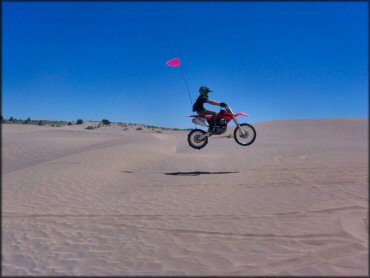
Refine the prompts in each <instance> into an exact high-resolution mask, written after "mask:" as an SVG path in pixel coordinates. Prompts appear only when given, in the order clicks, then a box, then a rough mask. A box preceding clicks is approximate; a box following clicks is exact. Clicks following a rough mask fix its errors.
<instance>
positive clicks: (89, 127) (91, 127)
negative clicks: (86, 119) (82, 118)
mask: <svg viewBox="0 0 370 278" xmlns="http://www.w3.org/2000/svg"><path fill="white" fill-rule="evenodd" d="M86 129H95V127H94V126H92V125H89V126H88V127H87V128H86Z"/></svg>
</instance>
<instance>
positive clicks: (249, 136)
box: [234, 124, 256, 146]
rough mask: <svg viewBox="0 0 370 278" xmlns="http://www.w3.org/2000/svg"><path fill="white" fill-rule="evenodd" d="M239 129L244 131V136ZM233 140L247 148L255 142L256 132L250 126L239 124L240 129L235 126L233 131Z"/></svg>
mask: <svg viewBox="0 0 370 278" xmlns="http://www.w3.org/2000/svg"><path fill="white" fill-rule="evenodd" d="M240 128H242V129H243V130H244V132H245V135H243V133H242V131H241V130H240ZM234 139H235V141H236V143H238V144H239V145H242V146H248V145H250V144H252V143H253V142H254V140H256V130H255V129H254V127H253V126H251V125H250V124H240V127H239V126H237V127H236V128H235V130H234Z"/></svg>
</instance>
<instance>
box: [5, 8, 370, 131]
mask: <svg viewBox="0 0 370 278" xmlns="http://www.w3.org/2000/svg"><path fill="white" fill-rule="evenodd" d="M2 5H3V9H2V13H3V14H2V20H3V22H2V23H3V30H2V51H3V53H2V58H3V59H2V70H3V79H2V86H3V87H2V115H3V116H4V117H5V118H9V117H10V116H13V117H15V118H23V119H25V118H28V117H31V119H51V120H68V121H73V120H76V119H77V118H82V119H84V120H89V119H91V120H101V119H103V118H105V119H109V120H111V121H122V122H136V123H144V124H149V125H158V126H166V127H178V128H188V127H192V126H193V125H192V123H191V121H190V119H189V118H187V117H186V115H189V114H191V113H192V112H191V104H190V100H189V96H188V93H187V90H186V86H185V82H184V80H183V78H182V75H181V72H180V69H179V68H172V67H168V66H167V65H166V64H165V62H166V61H168V60H170V59H172V58H174V57H179V58H180V60H181V63H182V69H183V70H184V72H185V76H186V78H187V81H188V84H189V89H190V91H191V95H192V98H193V100H195V99H196V97H197V96H198V89H199V87H200V86H202V85H206V86H209V87H211V88H212V89H213V90H214V92H212V93H210V98H211V99H214V100H217V101H224V102H227V103H228V104H229V105H230V106H231V107H232V108H233V109H234V110H235V112H237V111H244V112H247V113H249V114H250V115H251V117H250V118H249V119H248V122H251V123H256V122H261V121H270V120H281V119H299V118H345V117H351V118H354V117H355V118H368V97H369V95H368V88H369V84H368V76H369V68H368V64H369V60H368V43H369V41H368V33H369V30H368V20H369V15H368V9H369V7H368V2H260V3H258V2H172V3H171V2H108V3H104V2H78V3H73V2H28V3H27V2H13V3H12V2H3V3H2ZM207 108H209V109H213V110H218V109H219V108H218V107H216V106H211V105H207Z"/></svg>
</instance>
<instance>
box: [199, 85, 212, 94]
mask: <svg viewBox="0 0 370 278" xmlns="http://www.w3.org/2000/svg"><path fill="white" fill-rule="evenodd" d="M209 92H213V91H212V90H211V89H210V88H208V87H206V86H202V87H200V88H199V93H200V94H201V95H206V94H208V93H209Z"/></svg>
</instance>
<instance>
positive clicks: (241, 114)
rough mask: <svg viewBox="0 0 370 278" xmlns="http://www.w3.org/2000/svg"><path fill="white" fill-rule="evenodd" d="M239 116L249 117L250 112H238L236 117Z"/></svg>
mask: <svg viewBox="0 0 370 278" xmlns="http://www.w3.org/2000/svg"><path fill="white" fill-rule="evenodd" d="M238 116H246V117H249V114H247V113H244V112H238V113H236V114H235V115H234V117H238Z"/></svg>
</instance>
